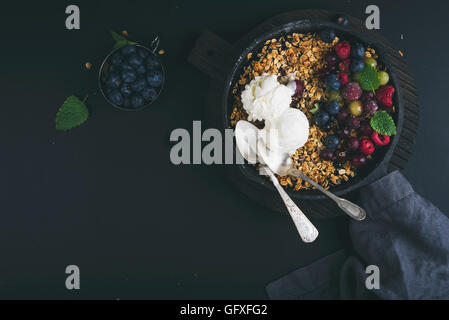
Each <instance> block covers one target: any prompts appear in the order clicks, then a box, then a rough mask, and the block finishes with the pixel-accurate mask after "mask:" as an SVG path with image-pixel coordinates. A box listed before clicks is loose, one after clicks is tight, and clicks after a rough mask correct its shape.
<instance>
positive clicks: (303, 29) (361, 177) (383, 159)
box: [222, 20, 403, 200]
mask: <svg viewBox="0 0 449 320" xmlns="http://www.w3.org/2000/svg"><path fill="white" fill-rule="evenodd" d="M325 27H332V28H334V29H336V30H337V35H338V36H339V37H340V38H341V39H345V40H349V41H350V42H351V43H354V42H355V41H358V42H361V43H364V44H365V45H368V44H369V45H370V46H371V47H373V48H374V49H375V50H376V52H377V54H378V55H379V59H378V62H381V63H382V64H384V65H385V66H386V67H387V69H388V70H389V72H390V74H391V70H392V69H391V68H390V63H389V61H388V59H387V57H386V55H385V54H384V52H383V50H382V47H381V46H378V45H377V43H376V42H375V40H374V39H372V38H370V37H369V35H368V34H356V33H354V32H351V31H349V30H347V29H346V28H342V27H340V26H339V25H337V24H333V23H330V22H328V21H318V20H302V21H297V22H292V23H289V24H286V25H283V26H281V27H278V28H275V29H273V30H272V31H270V32H269V33H266V34H263V35H261V36H259V37H258V38H256V39H255V40H254V41H253V42H252V43H251V44H250V45H249V46H248V47H247V48H246V49H245V50H244V51H243V52H242V53H241V54H240V56H239V57H238V58H237V61H236V62H235V64H234V67H233V69H232V71H231V73H230V75H229V77H228V79H227V81H226V84H225V90H224V94H223V97H222V112H223V122H224V126H225V127H230V126H231V124H230V118H229V117H230V115H231V113H232V111H233V108H234V105H233V94H232V89H233V86H234V85H235V83H236V81H238V79H239V77H240V75H241V74H242V71H243V69H244V67H245V66H246V65H247V63H248V62H247V56H248V54H249V53H250V52H253V53H257V52H258V51H260V50H261V48H262V47H263V46H264V45H265V42H266V41H267V40H269V39H273V38H279V37H281V36H282V35H285V34H290V33H293V32H298V33H307V32H319V31H320V30H322V29H323V28H325ZM390 84H393V85H394V86H395V88H397V89H400V87H399V85H397V81H396V76H395V74H391V81H390ZM394 105H395V106H396V113H395V122H396V124H397V126H398V132H397V135H396V136H394V139H393V141H392V143H391V144H390V145H389V146H388V147H386V148H378V149H377V150H376V154H375V158H374V159H373V161H371V163H370V164H369V165H368V166H366V167H365V168H363V170H361V171H359V173H358V175H357V176H356V177H355V178H353V179H351V180H350V181H349V182H347V183H344V184H342V185H339V186H337V187H333V188H331V191H332V192H334V193H335V194H337V195H339V196H343V195H345V194H347V193H349V192H351V191H354V190H356V189H358V188H360V187H362V186H364V185H367V184H369V183H370V182H372V181H373V180H375V179H376V177H378V176H379V174H380V173H381V172H385V170H386V169H385V168H386V166H387V165H388V162H389V161H390V158H391V155H392V153H393V151H394V148H395V146H396V144H397V143H398V139H399V136H400V134H401V128H402V117H403V108H402V99H401V92H400V90H397V91H396V94H395V103H394ZM239 169H240V171H241V173H242V174H243V175H244V176H245V177H246V178H247V179H250V180H252V181H254V182H256V183H259V184H262V185H264V186H265V187H267V188H270V189H273V192H274V188H273V186H272V184H271V182H269V181H268V180H267V179H266V178H265V177H262V176H260V175H259V174H258V172H257V170H256V168H255V167H254V166H253V165H249V164H245V165H239ZM290 195H291V196H292V197H293V199H298V200H300V199H310V200H314V199H323V198H324V197H325V196H323V195H322V194H321V193H320V192H318V191H315V190H313V191H307V190H305V191H303V190H301V191H297V192H292V193H291V194H290Z"/></svg>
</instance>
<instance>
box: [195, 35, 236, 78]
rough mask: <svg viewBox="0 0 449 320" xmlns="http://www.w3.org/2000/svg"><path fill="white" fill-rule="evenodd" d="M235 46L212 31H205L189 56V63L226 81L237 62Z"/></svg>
mask: <svg viewBox="0 0 449 320" xmlns="http://www.w3.org/2000/svg"><path fill="white" fill-rule="evenodd" d="M235 59H236V57H235V52H234V48H233V46H232V45H231V44H229V43H228V42H227V41H225V40H223V39H222V38H220V37H219V36H217V35H216V34H214V33H212V32H210V31H204V32H203V33H202V35H201V36H200V37H199V39H198V40H197V42H196V44H195V46H194V48H193V50H192V52H191V53H190V55H189V57H188V61H189V63H191V64H192V65H194V66H195V67H197V68H198V69H199V70H201V71H202V72H204V73H205V74H207V75H208V76H209V77H211V78H212V79H215V80H218V81H220V82H225V81H226V79H227V78H228V75H229V72H230V71H231V68H232V66H233V64H234V62H235Z"/></svg>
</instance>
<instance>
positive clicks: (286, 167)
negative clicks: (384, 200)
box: [264, 152, 366, 221]
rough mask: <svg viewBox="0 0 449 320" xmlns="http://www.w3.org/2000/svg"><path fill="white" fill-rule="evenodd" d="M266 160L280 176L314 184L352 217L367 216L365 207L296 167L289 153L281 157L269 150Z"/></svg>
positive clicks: (358, 218)
mask: <svg viewBox="0 0 449 320" xmlns="http://www.w3.org/2000/svg"><path fill="white" fill-rule="evenodd" d="M264 161H265V163H267V165H268V166H269V167H270V168H271V169H272V170H273V171H274V172H276V173H277V174H278V175H280V176H286V175H290V176H293V177H296V178H300V179H302V180H305V181H307V182H308V183H310V184H311V185H312V186H314V187H315V188H316V189H317V190H319V191H321V192H322V193H324V194H325V195H326V196H328V197H329V198H330V199H332V200H333V201H335V203H336V204H337V205H338V206H339V207H340V209H341V210H343V211H344V212H345V213H346V214H347V215H348V216H350V217H351V218H353V219H355V220H358V221H362V220H364V219H365V218H366V211H365V210H364V209H363V208H361V207H359V206H358V205H356V204H354V203H352V202H351V201H348V200H346V199H343V198H340V197H337V196H336V195H335V194H333V193H332V192H330V191H328V190H326V189H324V188H323V187H322V186H320V185H319V184H318V183H316V182H315V181H313V180H312V179H310V178H309V177H308V176H306V175H305V174H304V173H303V172H301V171H300V170H298V169H296V168H294V167H293V162H292V160H291V158H290V156H289V155H288V154H283V155H282V156H281V157H279V156H276V157H273V156H270V153H269V152H268V153H267V155H266V156H265V160H264Z"/></svg>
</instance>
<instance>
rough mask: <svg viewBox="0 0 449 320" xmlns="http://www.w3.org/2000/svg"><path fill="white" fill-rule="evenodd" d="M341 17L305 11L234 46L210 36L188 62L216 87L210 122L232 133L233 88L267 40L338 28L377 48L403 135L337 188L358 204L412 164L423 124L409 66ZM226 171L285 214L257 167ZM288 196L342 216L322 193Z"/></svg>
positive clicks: (311, 210) (322, 214) (374, 35)
mask: <svg viewBox="0 0 449 320" xmlns="http://www.w3.org/2000/svg"><path fill="white" fill-rule="evenodd" d="M335 16H336V14H335V13H332V12H329V11H325V10H300V11H292V12H287V13H284V14H280V15H278V16H275V17H273V18H270V19H269V20H267V21H265V22H264V23H262V24H261V25H259V26H258V27H257V28H255V29H254V30H252V31H251V32H249V33H248V34H247V35H246V36H244V37H243V38H242V39H241V40H239V41H238V42H236V43H235V44H234V45H231V44H229V43H228V42H226V41H225V40H223V39H222V38H220V37H218V36H217V35H215V34H214V33H212V32H210V31H205V32H203V34H202V35H201V37H200V38H199V39H198V40H197V42H196V44H195V46H194V48H193V50H192V52H191V53H190V55H189V58H188V60H189V62H190V63H191V64H193V65H194V66H195V67H197V68H198V69H200V70H201V71H203V72H204V73H206V74H207V75H209V76H210V78H211V79H213V80H214V81H212V82H211V90H210V95H209V103H208V105H209V117H210V119H209V120H210V121H212V123H211V124H212V125H213V126H215V127H216V128H221V129H225V128H231V125H230V120H229V116H230V114H231V112H232V110H233V100H232V88H233V86H234V84H235V81H236V80H237V79H238V77H239V75H240V74H241V72H242V70H243V68H244V67H245V65H246V64H247V63H248V62H247V55H248V53H250V52H257V51H259V50H260V49H261V48H262V47H263V45H264V43H265V42H266V40H268V39H272V38H279V37H280V36H281V35H285V34H289V33H293V32H299V33H301V32H303V33H305V32H319V31H320V30H322V29H323V28H325V27H332V28H334V29H335V30H337V34H338V36H339V37H340V38H342V39H345V40H349V41H351V42H353V41H359V42H362V43H364V44H369V45H370V46H371V47H373V48H374V49H375V50H376V52H377V54H378V55H379V59H378V61H379V62H380V63H382V64H383V65H385V66H386V67H387V69H388V71H389V73H390V78H391V79H390V83H391V84H393V85H394V86H395V88H396V94H395V97H394V104H395V106H396V113H395V115H394V118H395V122H396V125H397V135H396V136H394V138H393V139H392V142H391V143H390V145H389V146H387V147H384V148H381V149H378V150H377V151H376V154H377V155H376V158H375V159H374V161H373V162H371V164H370V165H368V166H367V167H366V168H365V169H364V170H362V171H360V172H359V174H358V176H357V177H355V178H353V179H352V180H351V181H350V182H348V183H346V184H342V185H340V186H338V187H334V188H332V189H331V190H332V191H333V192H335V193H336V194H338V195H340V196H345V197H346V198H349V199H350V200H353V201H354V200H356V199H357V193H355V192H354V191H357V190H358V189H359V188H361V187H363V186H365V185H367V184H370V183H371V182H373V181H375V180H377V179H378V178H380V177H382V176H383V175H385V174H386V172H387V171H390V170H397V169H402V168H403V167H404V166H405V164H406V163H407V160H408V158H409V157H410V155H411V153H412V148H413V144H414V139H415V136H416V131H417V123H418V119H419V106H418V104H417V94H418V93H417V90H416V87H415V84H414V79H413V77H412V76H411V75H410V74H409V72H408V70H407V69H408V68H407V64H406V62H405V61H404V59H403V58H402V57H401V56H400V55H399V54H398V52H397V50H395V49H394V48H392V46H391V45H390V44H389V42H388V41H387V40H386V39H385V38H383V37H382V36H381V35H380V34H379V32H378V31H369V30H367V29H366V28H365V26H364V23H363V22H362V21H360V20H359V19H356V18H354V17H349V21H350V22H349V25H348V26H347V27H342V26H340V25H337V24H336V23H333V22H332V21H335ZM405 110H407V112H405ZM234 152H236V150H234ZM224 170H225V171H226V176H227V177H229V179H230V180H231V181H232V182H233V183H234V184H235V185H236V187H237V188H238V189H239V190H240V191H242V192H243V193H245V194H246V195H247V196H248V197H250V198H251V199H253V200H255V201H257V202H258V203H260V204H262V205H264V206H268V207H270V208H272V209H274V210H276V211H280V212H285V206H283V205H282V203H281V202H280V201H277V197H276V196H270V195H275V193H274V188H273V187H272V185H271V183H270V182H269V181H268V180H267V179H266V178H265V177H261V176H259V174H258V172H257V171H256V169H255V168H254V167H253V166H252V165H233V166H225V169H224ZM288 192H289V194H290V196H291V197H292V199H293V200H295V202H297V203H300V204H301V207H302V208H303V209H304V210H305V212H306V213H308V214H310V215H312V216H314V217H316V218H331V217H336V216H338V215H341V213H339V209H338V208H337V207H336V206H335V205H334V204H333V202H332V201H329V200H328V199H326V198H325V196H323V195H321V194H320V193H318V192H316V191H299V192H292V191H288ZM316 200H320V201H316Z"/></svg>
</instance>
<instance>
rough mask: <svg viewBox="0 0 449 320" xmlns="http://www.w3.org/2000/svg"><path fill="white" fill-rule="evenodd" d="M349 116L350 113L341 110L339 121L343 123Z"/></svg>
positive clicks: (338, 115) (338, 116)
mask: <svg viewBox="0 0 449 320" xmlns="http://www.w3.org/2000/svg"><path fill="white" fill-rule="evenodd" d="M348 116H349V112H348V111H347V110H346V109H341V110H340V112H339V113H338V114H337V120H338V121H341V122H343V121H345V120H346V118H347V117H348Z"/></svg>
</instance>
